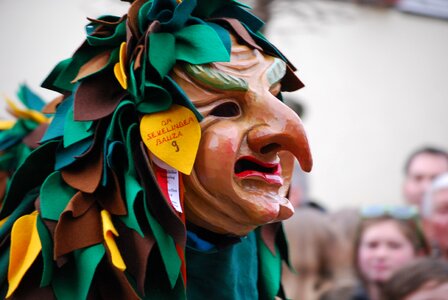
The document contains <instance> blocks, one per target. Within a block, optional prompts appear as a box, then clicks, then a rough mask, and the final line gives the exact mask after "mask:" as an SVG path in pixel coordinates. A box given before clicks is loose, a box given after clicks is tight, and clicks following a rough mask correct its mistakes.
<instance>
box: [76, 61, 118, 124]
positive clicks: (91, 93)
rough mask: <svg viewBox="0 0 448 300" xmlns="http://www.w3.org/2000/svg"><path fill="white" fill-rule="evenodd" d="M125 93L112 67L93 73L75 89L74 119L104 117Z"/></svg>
mask: <svg viewBox="0 0 448 300" xmlns="http://www.w3.org/2000/svg"><path fill="white" fill-rule="evenodd" d="M111 83H116V84H111ZM125 95H126V93H125V91H124V90H123V89H122V88H121V86H120V85H119V83H118V81H117V79H116V78H115V76H114V73H113V70H112V69H110V70H109V69H108V70H105V71H104V72H101V73H99V74H96V75H93V76H91V77H89V78H87V79H85V80H83V81H82V82H81V84H80V85H79V87H78V89H77V90H76V93H75V104H74V119H75V120H76V121H90V120H98V119H101V118H104V117H106V116H108V115H110V114H111V113H112V112H113V111H114V109H115V108H116V107H117V105H118V103H119V102H120V100H123V98H124V97H125Z"/></svg>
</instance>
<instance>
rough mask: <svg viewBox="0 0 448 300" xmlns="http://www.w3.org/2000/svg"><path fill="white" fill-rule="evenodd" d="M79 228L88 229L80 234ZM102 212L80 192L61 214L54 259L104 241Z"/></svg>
mask: <svg viewBox="0 0 448 300" xmlns="http://www.w3.org/2000/svg"><path fill="white" fill-rule="evenodd" d="M79 228H88V229H89V230H84V231H83V233H82V234H79ZM101 228H102V223H101V216H100V211H99V209H98V207H97V205H96V204H95V202H94V201H89V200H87V199H85V198H84V197H83V194H82V193H81V192H78V193H77V194H75V195H74V196H73V198H72V199H71V200H70V202H69V204H68V205H67V208H66V209H65V210H64V212H63V213H62V214H61V217H60V219H59V222H58V224H57V225H56V228H55V233H54V241H55V243H54V258H58V257H60V256H63V255H65V254H67V253H70V252H73V251H74V250H77V249H81V248H84V247H88V246H92V245H95V244H98V243H100V242H102V241H103V236H102V234H101V232H102V229H101Z"/></svg>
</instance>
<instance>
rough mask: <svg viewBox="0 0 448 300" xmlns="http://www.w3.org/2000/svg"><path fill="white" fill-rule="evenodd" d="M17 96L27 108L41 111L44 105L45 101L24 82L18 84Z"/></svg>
mask: <svg viewBox="0 0 448 300" xmlns="http://www.w3.org/2000/svg"><path fill="white" fill-rule="evenodd" d="M17 97H19V99H20V101H22V103H23V104H24V105H25V106H26V107H27V108H29V109H33V110H37V111H41V110H42V108H43V107H44V105H45V101H44V100H42V98H41V97H39V96H38V95H37V94H36V93H34V92H33V91H31V90H30V88H29V87H28V86H27V85H26V84H21V85H20V87H19V90H18V92H17Z"/></svg>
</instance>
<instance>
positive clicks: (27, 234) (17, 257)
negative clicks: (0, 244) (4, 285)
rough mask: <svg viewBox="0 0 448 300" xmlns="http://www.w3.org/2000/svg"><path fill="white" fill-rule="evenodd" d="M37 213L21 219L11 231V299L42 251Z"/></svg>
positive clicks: (9, 271)
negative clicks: (37, 225)
mask: <svg viewBox="0 0 448 300" xmlns="http://www.w3.org/2000/svg"><path fill="white" fill-rule="evenodd" d="M36 220H37V211H35V212H34V213H32V214H30V215H25V216H23V217H21V218H19V219H18V220H17V221H16V222H15V223H14V226H13V227H12V230H11V248H10V251H11V252H10V258H9V268H8V283H9V287H8V292H7V294H6V297H7V298H8V297H10V296H11V295H12V293H14V291H15V290H16V289H17V287H18V286H19V284H20V282H21V280H22V278H23V276H24V275H25V273H26V272H27V271H28V269H29V268H30V267H31V265H32V264H33V262H34V260H35V259H36V258H37V255H38V254H39V253H40V251H41V249H42V245H41V243H40V239H39V234H38V233H37V228H36Z"/></svg>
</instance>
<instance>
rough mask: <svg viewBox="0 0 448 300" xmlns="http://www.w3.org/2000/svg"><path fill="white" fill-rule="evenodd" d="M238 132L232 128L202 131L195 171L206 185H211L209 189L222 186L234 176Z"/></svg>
mask: <svg viewBox="0 0 448 300" xmlns="http://www.w3.org/2000/svg"><path fill="white" fill-rule="evenodd" d="M237 134H238V132H237V131H235V130H232V128H228V129H225V130H221V131H217V130H212V129H208V130H205V131H204V132H203V133H202V138H201V143H200V145H199V150H198V155H197V157H196V162H195V171H196V174H197V176H198V178H199V181H200V182H201V183H202V184H203V185H204V187H206V188H207V187H209V188H207V189H208V190H210V188H217V187H220V186H219V185H220V184H222V183H228V182H229V180H230V179H231V178H232V176H233V168H234V164H235V157H236V153H237V151H238V143H237V142H236V140H235V137H237Z"/></svg>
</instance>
